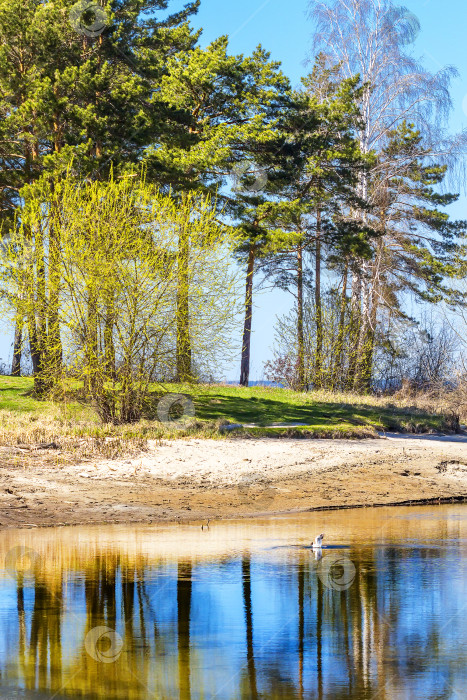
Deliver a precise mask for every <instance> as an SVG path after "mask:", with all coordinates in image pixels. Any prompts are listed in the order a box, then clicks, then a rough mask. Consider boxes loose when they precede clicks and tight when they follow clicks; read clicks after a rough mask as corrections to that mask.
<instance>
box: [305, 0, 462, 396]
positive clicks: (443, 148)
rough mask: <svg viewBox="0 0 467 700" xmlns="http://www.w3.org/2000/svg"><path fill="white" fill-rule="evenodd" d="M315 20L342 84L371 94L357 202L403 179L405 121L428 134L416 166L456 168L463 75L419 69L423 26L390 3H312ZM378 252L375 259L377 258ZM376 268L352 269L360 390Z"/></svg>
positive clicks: (364, 109) (365, 98)
mask: <svg viewBox="0 0 467 700" xmlns="http://www.w3.org/2000/svg"><path fill="white" fill-rule="evenodd" d="M310 15H311V16H312V18H313V20H314V21H315V24H316V32H315V35H314V47H315V49H317V50H319V51H322V52H324V53H325V54H326V55H327V56H328V58H329V60H330V61H331V63H335V64H339V66H340V71H341V74H342V76H343V77H347V78H351V77H352V76H354V75H356V74H358V75H360V78H361V81H362V83H363V84H364V85H365V89H364V91H363V94H362V99H361V113H362V118H363V127H362V129H361V130H360V132H359V140H360V147H361V150H362V152H363V153H364V154H366V153H369V152H371V151H374V152H375V153H376V154H377V155H378V156H380V157H379V158H378V160H377V162H375V165H374V167H373V168H372V169H371V170H370V172H368V173H367V174H362V177H361V178H360V182H359V184H358V190H359V195H360V196H361V198H362V199H363V200H367V201H368V202H369V203H370V204H371V205H374V204H376V202H377V201H378V200H379V198H381V196H382V190H384V188H385V187H386V184H385V183H386V182H387V177H388V176H389V177H392V176H393V175H394V176H395V175H396V174H397V168H398V163H397V159H396V160H394V159H393V158H392V157H391V154H390V153H388V152H385V155H384V157H381V156H382V154H383V152H384V149H385V146H386V145H387V143H388V139H389V138H390V134H391V133H392V131H393V130H394V129H395V128H397V127H398V126H399V125H400V124H401V123H402V122H403V121H404V120H405V121H408V122H410V123H411V124H413V125H414V128H416V129H419V130H420V131H421V132H422V133H423V136H424V138H423V143H420V144H419V151H418V152H413V154H412V155H413V158H414V159H417V158H434V159H437V160H438V161H440V162H441V163H445V164H452V163H453V162H455V159H456V158H457V157H458V156H459V154H460V153H461V152H462V149H463V147H464V146H465V141H466V139H465V135H462V134H461V135H460V136H457V137H453V138H448V137H447V136H446V132H445V125H446V120H447V117H448V115H449V113H450V109H451V107H452V104H451V97H450V92H449V88H450V83H451V80H452V78H454V77H455V76H456V75H457V73H456V71H455V69H453V68H451V67H450V68H445V69H442V70H440V71H438V72H437V73H435V74H433V73H430V72H429V71H427V70H426V69H425V68H424V66H423V65H422V64H421V63H420V62H419V61H417V60H416V59H415V58H414V57H413V55H412V52H411V49H410V44H411V43H412V42H413V40H414V39H415V37H416V35H417V33H418V31H419V29H420V26H419V23H418V20H417V19H416V18H415V17H414V15H412V14H411V13H409V12H408V11H407V9H406V8H403V7H398V6H395V5H394V4H393V2H392V1H391V0H312V1H311V2H310ZM362 219H363V220H364V221H365V222H366V223H368V224H371V225H374V226H375V228H376V229H378V226H379V223H380V222H378V221H377V215H372V214H369V213H363V215H362ZM376 252H377V251H376V249H375V253H376ZM377 264H378V262H377V255H376V261H375V256H374V258H373V261H366V260H361V261H357V264H354V266H353V273H352V291H351V296H352V299H351V305H352V309H353V313H354V316H355V318H357V319H358V322H357V323H356V324H355V330H354V332H355V353H354V355H355V358H359V360H358V361H357V362H356V364H355V367H354V368H353V370H352V375H353V376H355V384H356V385H357V386H358V384H359V383H361V378H362V375H364V374H367V370H366V369H365V367H364V366H363V364H364V363H365V362H367V361H368V353H364V352H363V348H364V344H365V342H366V339H367V337H368V332H369V329H370V327H371V326H372V325H373V324H374V322H375V321H374V316H375V314H374V309H372V284H371V280H372V278H373V277H374V274H375V270H374V267H375V265H377ZM373 330H374V329H373Z"/></svg>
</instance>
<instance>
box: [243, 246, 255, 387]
mask: <svg viewBox="0 0 467 700" xmlns="http://www.w3.org/2000/svg"><path fill="white" fill-rule="evenodd" d="M254 269H255V248H254V246H250V250H249V253H248V265H247V273H246V288H245V321H244V325H243V343H242V362H241V367H240V384H241V386H248V382H249V379H250V347H251V317H252V313H253V274H254Z"/></svg>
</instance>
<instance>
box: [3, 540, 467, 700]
mask: <svg viewBox="0 0 467 700" xmlns="http://www.w3.org/2000/svg"><path fill="white" fill-rule="evenodd" d="M350 556H351V558H352V560H353V561H354V563H355V567H356V577H355V581H354V582H353V584H352V585H351V586H350V588H349V589H348V590H345V591H342V592H341V591H334V590H330V589H329V588H328V587H327V586H326V585H325V584H324V583H323V582H322V580H321V579H320V578H319V577H318V576H317V575H316V562H315V560H314V558H313V556H312V555H310V553H309V552H308V551H305V550H300V549H299V550H295V551H290V552H288V553H287V555H286V556H285V557H284V556H283V557H281V558H278V559H274V557H273V556H271V557H270V558H269V559H268V558H267V557H265V556H264V555H261V556H260V555H255V554H254V553H251V552H248V551H243V552H242V553H240V554H237V555H235V556H232V557H230V558H223V559H222V560H219V559H216V558H211V559H208V560H207V561H200V560H195V559H186V558H185V559H182V560H180V561H178V562H176V561H175V562H174V561H169V560H166V559H162V558H161V559H160V560H158V561H154V560H149V559H148V557H143V556H142V555H135V556H131V555H129V554H128V553H126V554H123V553H118V552H116V551H115V549H109V551H105V549H104V550H101V551H99V552H98V553H96V554H95V556H93V557H91V558H89V559H86V560H80V559H76V560H75V559H74V558H73V557H69V558H67V557H65V556H62V557H61V558H60V557H59V558H58V559H57V560H56V561H55V562H50V563H48V561H47V559H46V558H44V557H43V558H42V563H41V562H39V563H38V564H37V565H36V566H35V568H34V570H33V572H32V574H31V575H23V574H21V572H19V573H18V574H17V576H16V579H15V580H13V579H11V578H8V577H7V576H6V575H5V577H4V578H0V585H1V588H0V591H1V596H0V629H1V632H2V638H3V640H4V642H3V644H2V646H1V647H0V672H1V679H0V686H2V687H10V688H12V687H15V688H24V689H26V690H28V691H40V692H42V693H45V695H46V696H49V697H52V696H57V697H63V698H65V697H86V698H102V699H104V698H105V700H113V699H117V698H118V699H120V698H121V699H122V700H123V699H128V700H143V699H144V698H150V697H160V698H167V699H170V700H175V699H176V698H180V700H201V699H204V698H219V699H221V700H223V699H227V698H228V699H229V700H230V698H232V699H233V698H242V699H245V700H246V699H247V698H248V699H251V700H259V699H260V698H271V699H275V698H282V699H284V700H285V699H287V700H288V699H292V698H293V699H295V698H297V699H298V700H304V699H305V698H310V697H314V698H317V699H318V700H329V699H330V698H332V699H333V700H341V699H342V700H343V699H344V698H347V699H349V700H356V699H358V700H365V699H368V700H369V699H370V698H372V697H374V696H375V695H377V696H378V698H379V699H380V700H385V699H386V700H390V699H392V698H395V697H399V696H400V697H420V698H422V697H423V698H428V699H429V698H433V700H434V698H438V699H446V700H448V698H450V697H452V696H453V692H454V691H453V689H455V688H457V687H459V688H461V687H463V683H462V679H463V677H465V674H466V670H467V662H466V659H465V653H464V651H465V644H466V642H467V633H466V631H465V630H464V626H463V624H462V614H461V613H459V611H461V609H462V606H463V605H465V602H466V600H465V578H464V576H463V574H464V569H465V564H466V562H465V559H462V558H461V550H460V544H459V546H458V547H456V546H451V547H447V546H445V547H443V548H441V547H428V546H425V547H417V546H407V547H395V546H386V547H377V546H375V547H371V546H368V547H365V548H360V549H359V548H352V549H351V551H350ZM464 556H465V552H464ZM462 567H464V569H462ZM98 626H105V627H108V628H109V629H111V630H115V631H116V632H117V633H118V634H119V635H120V636H121V638H122V639H123V648H122V650H121V653H118V654H117V655H116V658H115V659H114V660H112V661H111V662H109V663H102V662H100V661H98V660H96V659H95V658H92V656H91V655H90V654H89V653H88V652H87V651H86V648H85V639H86V635H87V634H88V633H89V632H90V631H91V630H93V629H94V628H95V627H98ZM0 696H2V697H3V695H2V693H1V691H0Z"/></svg>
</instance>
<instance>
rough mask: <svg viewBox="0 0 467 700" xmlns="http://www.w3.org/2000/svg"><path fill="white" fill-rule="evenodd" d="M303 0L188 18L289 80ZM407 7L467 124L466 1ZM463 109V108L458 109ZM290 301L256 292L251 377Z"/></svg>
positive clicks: (457, 114)
mask: <svg viewBox="0 0 467 700" xmlns="http://www.w3.org/2000/svg"><path fill="white" fill-rule="evenodd" d="M307 4H308V1H307V0H289V2H284V0H235V1H232V0H231V1H230V2H222V1H221V0H202V1H201V8H200V11H199V13H198V15H197V17H196V18H195V19H194V20H193V23H194V25H195V26H197V27H202V28H203V35H202V39H201V43H202V44H204V45H205V44H207V43H209V42H210V41H212V40H213V39H215V38H216V37H218V36H220V35H221V34H228V35H229V37H230V50H231V51H232V52H234V53H251V52H252V51H253V49H254V48H255V47H256V46H257V45H258V44H259V43H261V44H262V45H263V46H264V48H266V49H268V50H269V51H270V52H271V54H272V57H273V58H274V59H276V60H280V61H281V62H282V66H283V70H284V72H285V73H286V74H287V75H288V76H289V77H290V79H291V81H292V83H293V84H294V85H298V83H299V81H300V77H301V76H302V75H304V74H306V72H307V67H306V65H305V59H306V57H307V56H309V55H310V37H311V35H312V32H313V25H312V23H311V22H310V21H309V20H308V19H306V8H307ZM405 4H406V6H407V8H408V9H409V10H410V11H411V12H413V13H414V14H415V15H416V16H417V17H418V18H419V21H420V24H421V32H420V34H419V36H418V38H417V40H416V43H415V45H414V48H413V50H414V52H415V55H416V56H418V57H422V58H423V59H424V62H425V65H426V67H427V68H428V69H429V70H430V71H433V72H434V71H436V70H439V69H440V68H442V67H444V66H446V65H453V66H456V67H457V68H458V70H459V72H460V78H459V79H458V80H456V81H455V82H454V83H453V89H452V97H453V102H454V109H453V114H452V119H451V125H452V129H453V130H456V131H457V130H459V129H461V128H462V127H464V128H467V29H466V26H467V3H466V0H446V1H445V2H440V0H408V1H407V2H406V3H405ZM464 109H465V111H464ZM452 214H453V216H456V217H458V218H467V198H466V197H465V196H463V197H462V200H461V202H459V203H458V204H457V205H456V206H455V207H453V208H452ZM290 305H291V297H290V295H288V294H286V293H283V292H278V291H276V292H265V293H261V294H258V295H256V299H255V309H254V316H253V337H252V368H251V375H250V376H251V379H260V378H262V375H263V364H264V362H265V360H267V359H269V358H270V357H271V354H272V353H271V347H272V344H273V339H274V323H275V319H276V316H278V315H279V316H280V315H282V314H283V313H285V312H286V311H288V309H289V308H290ZM10 343H11V339H10V337H9V336H7V337H5V336H4V337H3V339H2V338H1V336H0V359H1V358H3V359H4V360H5V359H6V358H7V357H8V355H10V354H11V348H10ZM238 375H239V362H236V363H235V364H234V365H232V367H231V368H229V370H228V372H227V378H229V379H238Z"/></svg>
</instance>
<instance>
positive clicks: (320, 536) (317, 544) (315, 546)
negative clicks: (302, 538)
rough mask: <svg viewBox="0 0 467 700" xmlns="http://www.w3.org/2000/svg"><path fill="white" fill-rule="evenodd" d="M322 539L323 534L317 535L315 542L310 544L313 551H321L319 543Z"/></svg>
mask: <svg viewBox="0 0 467 700" xmlns="http://www.w3.org/2000/svg"><path fill="white" fill-rule="evenodd" d="M323 539H324V535H323V534H321V535H318V536H317V537H315V541H314V542H312V544H311V546H312V548H313V549H321V543H322V541H323Z"/></svg>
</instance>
